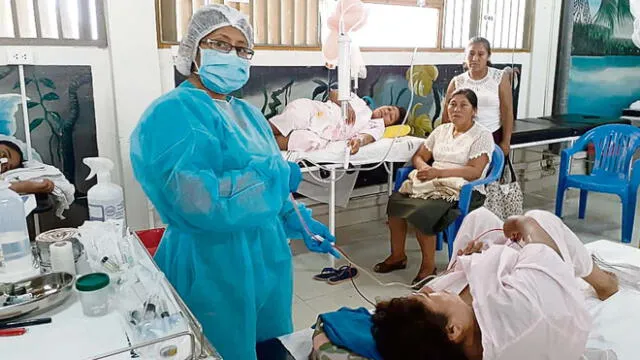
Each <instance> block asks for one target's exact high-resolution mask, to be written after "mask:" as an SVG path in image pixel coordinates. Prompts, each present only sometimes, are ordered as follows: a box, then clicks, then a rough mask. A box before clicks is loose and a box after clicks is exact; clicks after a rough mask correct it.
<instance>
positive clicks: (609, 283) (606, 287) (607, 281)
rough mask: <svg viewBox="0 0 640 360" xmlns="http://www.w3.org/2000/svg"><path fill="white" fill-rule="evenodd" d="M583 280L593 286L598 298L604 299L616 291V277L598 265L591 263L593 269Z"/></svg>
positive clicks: (617, 287)
mask: <svg viewBox="0 0 640 360" xmlns="http://www.w3.org/2000/svg"><path fill="white" fill-rule="evenodd" d="M584 280H585V281H586V282H588V283H589V285H591V286H593V289H594V290H595V291H596V294H597V295H598V299H600V300H602V301H605V300H607V299H608V298H610V297H611V296H612V295H613V294H615V293H617V292H618V289H619V286H618V277H617V276H616V275H615V274H614V273H612V272H609V271H605V270H602V269H601V268H600V267H598V265H596V264H593V270H592V271H591V274H589V276H587V277H585V278H584Z"/></svg>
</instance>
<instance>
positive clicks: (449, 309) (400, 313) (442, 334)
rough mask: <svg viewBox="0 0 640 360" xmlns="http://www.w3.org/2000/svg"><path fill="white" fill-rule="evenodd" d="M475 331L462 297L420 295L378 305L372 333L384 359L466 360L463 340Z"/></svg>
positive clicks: (448, 294) (469, 310)
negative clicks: (470, 332)
mask: <svg viewBox="0 0 640 360" xmlns="http://www.w3.org/2000/svg"><path fill="white" fill-rule="evenodd" d="M474 329H475V317H474V315H473V310H472V308H471V306H469V305H467V304H466V303H465V302H463V301H462V299H461V298H460V297H459V296H457V295H453V294H450V293H444V292H440V293H431V294H428V293H427V292H420V293H416V294H414V295H411V296H409V297H402V298H395V299H392V300H391V301H385V302H381V303H378V305H377V307H376V312H375V314H374V315H373V329H372V332H373V337H374V339H375V340H376V344H377V347H378V351H379V352H380V354H381V355H382V357H383V358H384V359H385V360H394V359H398V360H399V359H404V360H410V359H415V360H425V359H429V360H431V359H433V360H467V357H466V356H465V353H464V348H463V341H464V339H465V337H466V336H467V334H468V333H469V331H472V332H473V331H474Z"/></svg>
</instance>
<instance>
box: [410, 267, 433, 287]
mask: <svg viewBox="0 0 640 360" xmlns="http://www.w3.org/2000/svg"><path fill="white" fill-rule="evenodd" d="M437 272H438V269H437V268H436V269H433V272H432V273H431V275H427V276H424V277H421V276H420V274H418V275H416V277H415V278H413V281H411V286H412V288H413V289H414V290H420V289H421V288H422V287H423V286H425V285H426V284H427V283H428V282H429V281H431V280H433V279H435V278H436V273H437Z"/></svg>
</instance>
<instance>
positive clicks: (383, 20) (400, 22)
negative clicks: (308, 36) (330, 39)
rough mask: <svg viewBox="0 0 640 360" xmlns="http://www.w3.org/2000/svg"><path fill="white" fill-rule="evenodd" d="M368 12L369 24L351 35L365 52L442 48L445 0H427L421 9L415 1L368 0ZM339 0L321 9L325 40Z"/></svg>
mask: <svg viewBox="0 0 640 360" xmlns="http://www.w3.org/2000/svg"><path fill="white" fill-rule="evenodd" d="M363 2H365V3H366V7H367V9H368V11H369V17H368V19H367V23H366V24H365V26H363V27H362V28H361V29H359V30H358V31H356V32H354V33H353V34H351V37H352V39H353V40H354V42H355V43H357V44H358V46H359V47H361V48H362V49H365V50H366V49H377V50H380V49H394V48H396V49H397V48H410V47H416V46H417V47H419V48H423V49H425V48H426V49H436V48H439V47H440V33H441V32H440V29H441V23H442V22H441V17H442V9H443V7H444V0H429V1H426V4H425V7H418V6H417V1H416V0H386V1H385V0H365V1H363ZM337 3H338V0H324V1H323V6H322V9H321V19H322V23H323V26H322V38H323V39H324V38H326V36H327V35H328V32H329V29H328V28H327V26H326V19H328V18H329V17H330V16H331V14H333V12H334V11H335V7H336V5H337Z"/></svg>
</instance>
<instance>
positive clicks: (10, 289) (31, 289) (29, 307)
mask: <svg viewBox="0 0 640 360" xmlns="http://www.w3.org/2000/svg"><path fill="white" fill-rule="evenodd" d="M74 280H75V276H73V275H71V274H67V273H49V274H44V275H39V276H35V277H32V278H29V279H25V280H20V281H18V282H15V283H4V284H1V283H0V298H1V297H2V294H4V295H7V296H22V295H25V294H30V295H27V296H32V299H31V300H27V301H24V302H20V303H17V304H12V305H8V306H0V321H2V320H7V319H11V318H15V317H19V316H23V315H26V314H29V313H31V312H33V311H35V310H46V309H49V308H53V307H56V306H58V305H60V304H62V303H63V302H64V301H65V300H66V299H67V298H68V297H69V295H71V291H72V289H73V282H74Z"/></svg>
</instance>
